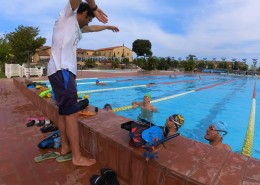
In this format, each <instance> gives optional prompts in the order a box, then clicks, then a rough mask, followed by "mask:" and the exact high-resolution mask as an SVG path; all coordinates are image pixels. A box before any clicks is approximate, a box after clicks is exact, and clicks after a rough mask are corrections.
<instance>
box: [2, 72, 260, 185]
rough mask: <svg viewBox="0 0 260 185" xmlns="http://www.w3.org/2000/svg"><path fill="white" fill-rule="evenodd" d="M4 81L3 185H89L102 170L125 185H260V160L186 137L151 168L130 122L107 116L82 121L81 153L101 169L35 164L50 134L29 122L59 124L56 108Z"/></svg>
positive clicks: (19, 83) (20, 82) (21, 82)
mask: <svg viewBox="0 0 260 185" xmlns="http://www.w3.org/2000/svg"><path fill="white" fill-rule="evenodd" d="M156 74H158V75H162V73H156ZM156 74H153V75H156ZM136 75H140V76H141V75H147V74H140V73H102V72H86V73H85V72H84V74H82V77H116V76H136ZM78 76H80V75H78ZM33 80H36V79H33ZM0 81H1V83H0V106H1V110H0V124H1V128H0V143H1V150H0V184H1V185H2V184H3V185H4V184H6V185H9V184H10V185H13V184H18V185H20V184H26V185H28V184H29V185H30V184H34V185H35V184H37V185H38V184H39V185H43V184H44V185H45V184H56V185H57V184H66V185H70V184H72V185H74V184H75V185H80V184H89V178H90V176H91V175H93V174H99V169H100V168H101V167H110V168H112V169H114V170H115V171H116V172H117V174H118V177H119V180H120V183H121V185H139V184H140V185H145V184H147V185H150V184H151V185H153V184H154V185H157V184H158V185H170V184H227V185H230V184H234V185H236V184H246V185H249V184H260V161H259V160H256V159H254V158H250V157H246V156H243V155H239V154H237V153H232V152H231V153H226V152H224V151H221V150H216V149H214V148H213V147H211V146H209V145H205V144H202V143H199V142H196V141H192V140H190V139H187V138H184V137H182V136H181V137H178V138H176V139H173V140H170V141H167V142H166V143H165V146H166V148H164V147H160V148H159V158H158V159H154V160H151V161H149V162H146V161H145V159H144V157H143V153H144V151H143V149H135V148H133V147H132V146H131V145H129V137H128V132H127V131H125V130H122V129H121V128H120V123H123V122H125V121H127V120H128V119H127V118H124V117H121V116H118V115H116V114H113V113H109V112H105V111H103V110H100V111H99V113H98V114H97V115H95V116H93V117H88V118H84V117H81V118H79V124H80V127H81V129H80V130H81V131H80V138H81V139H80V140H81V147H82V151H83V152H84V153H85V154H86V155H91V156H94V157H95V158H96V159H97V161H98V163H97V164H95V165H93V166H91V167H75V166H73V165H72V164H71V162H70V161H68V162H64V163H60V164H58V163H57V162H56V161H55V160H46V161H44V162H42V163H35V162H34V161H33V158H34V157H35V156H37V155H39V154H41V153H42V152H46V150H45V151H44V150H40V149H38V147H37V144H38V143H39V141H40V140H42V139H43V138H44V136H46V134H42V133H41V132H39V127H36V126H33V127H29V128H28V127H26V126H25V124H26V118H27V117H30V116H46V117H48V118H49V119H51V120H53V121H54V122H55V119H56V117H57V115H56V110H57V107H56V106H55V104H54V102H52V100H49V99H41V98H39V96H38V93H39V92H38V91H37V90H34V89H27V88H26V86H25V85H26V83H25V79H23V78H14V79H2V80H0ZM90 110H92V111H93V107H92V106H90ZM47 135H48V134H47ZM57 151H58V150H57Z"/></svg>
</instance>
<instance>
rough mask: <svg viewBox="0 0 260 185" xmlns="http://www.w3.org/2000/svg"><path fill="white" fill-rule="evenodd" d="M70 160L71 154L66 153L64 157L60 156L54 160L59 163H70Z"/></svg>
mask: <svg viewBox="0 0 260 185" xmlns="http://www.w3.org/2000/svg"><path fill="white" fill-rule="evenodd" d="M70 160H72V153H67V154H65V155H61V156H59V157H57V158H56V161H57V162H59V163H61V162H65V161H70Z"/></svg>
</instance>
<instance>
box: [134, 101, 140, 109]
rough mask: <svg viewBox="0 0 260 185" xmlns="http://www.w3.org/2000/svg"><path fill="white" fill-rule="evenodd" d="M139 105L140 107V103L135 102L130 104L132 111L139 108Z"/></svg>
mask: <svg viewBox="0 0 260 185" xmlns="http://www.w3.org/2000/svg"><path fill="white" fill-rule="evenodd" d="M140 105H142V102H137V101H134V102H132V108H133V109H135V108H136V107H137V106H140Z"/></svg>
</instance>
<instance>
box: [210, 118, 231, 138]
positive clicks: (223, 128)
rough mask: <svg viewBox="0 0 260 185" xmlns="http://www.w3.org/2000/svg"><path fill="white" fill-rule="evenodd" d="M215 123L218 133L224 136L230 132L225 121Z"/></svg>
mask: <svg viewBox="0 0 260 185" xmlns="http://www.w3.org/2000/svg"><path fill="white" fill-rule="evenodd" d="M213 125H214V126H215V127H216V129H217V131H218V134H219V135H220V136H221V137H224V136H225V135H226V134H227V133H228V132H227V125H226V123H224V122H223V121H218V122H216V123H213Z"/></svg>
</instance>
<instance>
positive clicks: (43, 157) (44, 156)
mask: <svg viewBox="0 0 260 185" xmlns="http://www.w3.org/2000/svg"><path fill="white" fill-rule="evenodd" d="M59 156H60V153H59V152H48V153H46V154H42V155H40V156H37V157H35V158H34V161H35V162H37V163H38V162H41V161H44V160H46V159H53V158H57V157H59Z"/></svg>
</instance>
